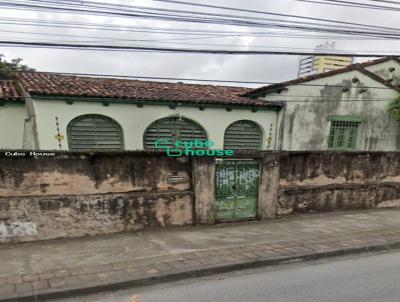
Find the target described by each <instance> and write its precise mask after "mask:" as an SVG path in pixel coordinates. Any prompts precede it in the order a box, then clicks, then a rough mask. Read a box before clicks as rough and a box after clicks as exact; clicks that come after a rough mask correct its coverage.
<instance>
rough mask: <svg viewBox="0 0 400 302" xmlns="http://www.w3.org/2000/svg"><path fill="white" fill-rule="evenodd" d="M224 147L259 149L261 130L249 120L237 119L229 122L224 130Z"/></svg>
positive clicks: (260, 145)
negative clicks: (231, 122)
mask: <svg viewBox="0 0 400 302" xmlns="http://www.w3.org/2000/svg"><path fill="white" fill-rule="evenodd" d="M224 147H225V149H234V150H260V149H261V147H262V132H261V130H260V128H259V127H258V126H257V125H256V124H255V123H253V122H250V121H238V122H235V123H233V124H231V125H230V126H229V127H228V128H227V129H226V131H225V141H224Z"/></svg>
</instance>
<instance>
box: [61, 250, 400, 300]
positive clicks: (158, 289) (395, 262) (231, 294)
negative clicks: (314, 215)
mask: <svg viewBox="0 0 400 302" xmlns="http://www.w3.org/2000/svg"><path fill="white" fill-rule="evenodd" d="M56 301H57V302H185V301H188V302H210V301H218V302H245V301H251V302H269V301H271V302H290V301H296V302H314V301H315V302H353V301H354V302H360V301H362V302H399V301H400V252H396V253H388V254H380V255H367V256H365V255H364V256H358V257H354V258H347V259H334V260H325V261H323V262H307V263H298V264H291V265H283V266H280V267H275V268H260V269H257V270H247V271H242V272H235V273H230V274H225V275H218V276H212V277H207V278H199V279H191V280H185V281H180V282H174V283H167V284H162V285H155V286H149V287H143V288H136V289H132V290H126V291H119V292H113V293H103V294H98V295H92V296H86V297H76V298H70V299H63V300H56Z"/></svg>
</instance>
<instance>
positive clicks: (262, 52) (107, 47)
mask: <svg viewBox="0 0 400 302" xmlns="http://www.w3.org/2000/svg"><path fill="white" fill-rule="evenodd" d="M0 45H5V46H23V47H44V48H60V49H81V50H108V51H132V50H133V51H135V50H140V51H152V52H163V53H188V54H219V55H296V56H298V55H316V56H318V55H323V56H342V57H364V58H368V57H370V58H371V57H385V56H389V57H396V56H400V52H399V53H384V52H381V53H378V52H374V53H366V52H364V53H346V52H332V51H315V52H309V51H271V50H222V49H191V48H166V47H165V48H164V47H146V46H128V45H100V44H97V45H95V44H76V43H48V42H29V41H12V40H8V41H0Z"/></svg>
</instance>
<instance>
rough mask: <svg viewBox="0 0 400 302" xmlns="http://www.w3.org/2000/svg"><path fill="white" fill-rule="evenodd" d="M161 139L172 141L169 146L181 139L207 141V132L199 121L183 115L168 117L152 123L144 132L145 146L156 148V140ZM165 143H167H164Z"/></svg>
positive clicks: (146, 147) (150, 148)
mask: <svg viewBox="0 0 400 302" xmlns="http://www.w3.org/2000/svg"><path fill="white" fill-rule="evenodd" d="M159 139H166V140H169V141H170V145H169V147H171V148H173V147H174V144H175V143H176V142H177V141H178V140H180V141H193V140H199V141H206V140H207V134H206V132H205V131H204V129H203V128H202V127H201V126H200V125H199V124H197V123H195V122H192V121H190V120H188V119H185V118H181V117H168V118H163V119H160V120H157V121H155V122H154V123H152V124H151V125H150V126H149V127H148V128H147V129H146V131H145V133H144V139H143V140H144V148H145V149H146V150H152V149H155V142H156V141H157V140H159ZM163 145H165V146H166V145H167V144H165V143H163Z"/></svg>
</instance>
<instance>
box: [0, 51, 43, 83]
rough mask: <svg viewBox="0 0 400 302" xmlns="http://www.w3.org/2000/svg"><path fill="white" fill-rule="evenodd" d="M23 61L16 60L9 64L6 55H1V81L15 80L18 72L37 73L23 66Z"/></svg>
mask: <svg viewBox="0 0 400 302" xmlns="http://www.w3.org/2000/svg"><path fill="white" fill-rule="evenodd" d="M21 61H22V59H21V58H16V59H12V60H11V62H8V61H6V60H5V59H4V55H2V54H0V80H4V79H13V78H14V77H15V73H16V72H17V71H35V70H34V69H33V68H30V67H28V66H27V65H24V64H21Z"/></svg>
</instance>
